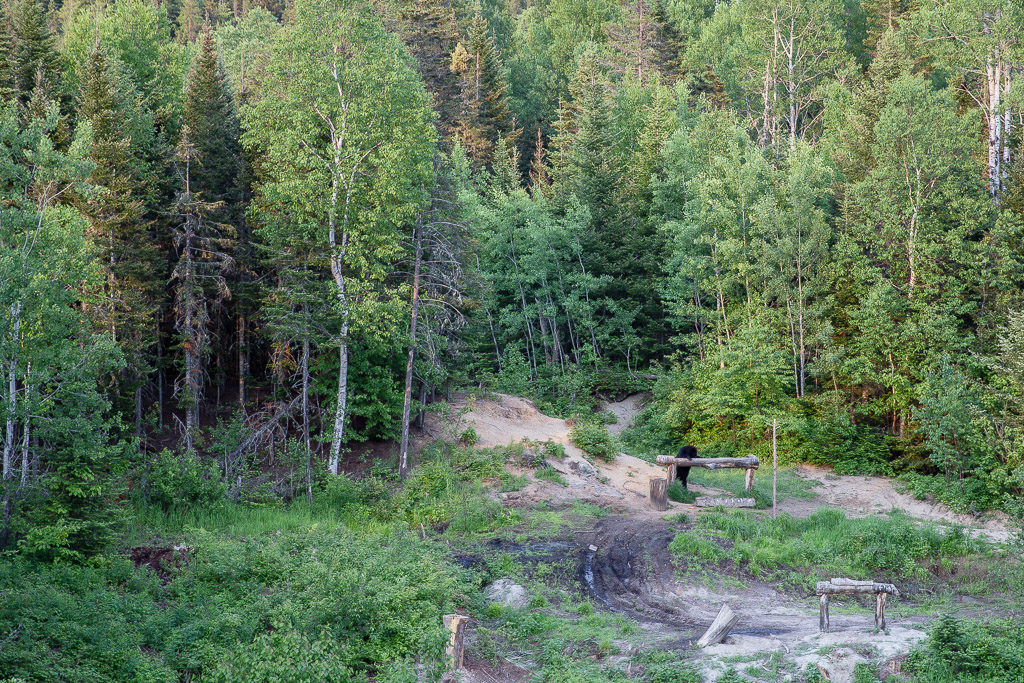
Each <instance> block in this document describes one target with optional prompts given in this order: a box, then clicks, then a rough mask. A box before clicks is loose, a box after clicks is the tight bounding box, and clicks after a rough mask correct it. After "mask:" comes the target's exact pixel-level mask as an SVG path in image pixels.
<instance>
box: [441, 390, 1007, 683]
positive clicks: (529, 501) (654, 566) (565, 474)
mask: <svg viewBox="0 0 1024 683" xmlns="http://www.w3.org/2000/svg"><path fill="white" fill-rule="evenodd" d="M645 398H646V397H644V396H640V395H637V396H630V397H627V398H626V399H625V400H623V401H618V402H614V403H610V404H607V405H606V406H605V408H606V409H607V410H610V411H611V412H612V413H613V414H614V415H615V416H616V423H615V424H614V425H612V426H611V427H610V428H609V431H612V432H613V433H619V432H621V431H622V430H623V429H625V428H627V427H628V425H629V424H630V422H631V420H632V419H633V418H634V417H635V415H636V414H637V412H639V410H640V409H641V408H642V405H643V402H644V400H645ZM448 419H449V420H450V423H449V424H444V423H443V421H442V418H440V417H438V416H432V417H431V418H430V419H428V422H427V429H428V432H429V433H430V434H432V435H434V436H437V435H439V434H440V433H441V432H442V431H445V433H448V434H459V433H461V432H462V431H463V430H465V429H466V428H468V427H470V426H471V427H473V429H474V430H475V431H476V434H477V437H478V441H477V445H478V446H480V447H494V446H505V445H510V444H513V443H516V442H521V441H524V440H528V441H531V442H544V441H553V442H555V443H559V444H562V446H564V447H565V451H566V457H565V458H564V459H562V460H552V459H549V460H548V464H549V465H550V466H551V467H553V468H554V469H555V470H557V471H558V473H559V474H560V475H561V476H562V480H563V481H564V484H562V483H559V482H555V481H548V480H539V479H536V478H535V477H533V476H531V474H533V473H534V472H535V471H534V470H530V469H528V468H525V467H524V468H512V469H513V470H514V472H515V473H517V474H522V475H525V476H526V477H527V481H528V484H527V485H526V486H525V487H524V488H522V489H520V490H519V491H514V492H506V493H502V494H500V497H501V499H502V501H503V502H504V504H505V505H508V506H512V507H520V508H526V509H529V508H532V507H534V506H537V505H540V504H547V505H549V506H553V507H556V508H561V507H563V506H565V507H568V506H571V505H572V503H574V502H576V501H579V502H585V503H591V504H594V505H597V506H600V507H601V508H603V509H605V510H607V511H609V512H611V513H613V514H612V515H611V516H609V517H605V518H602V519H600V520H598V521H596V522H595V526H594V527H593V529H592V530H591V531H588V532H587V533H584V534H581V535H578V536H576V537H574V538H572V539H565V540H566V542H569V543H570V544H571V548H565V549H562V550H560V551H559V556H560V557H563V558H565V557H571V558H573V559H574V561H575V562H576V566H577V567H578V570H577V572H578V575H577V577H576V578H577V581H578V585H579V586H580V588H581V589H582V590H584V591H586V592H587V593H588V594H589V595H590V596H591V599H592V601H593V602H595V603H596V604H600V605H601V606H602V607H603V608H604V609H606V610H609V611H611V612H614V613H617V614H621V615H623V616H625V617H628V618H630V619H632V620H635V621H636V622H637V623H638V624H639V625H640V626H641V628H642V629H643V633H644V639H645V642H646V646H648V647H649V646H652V645H654V646H656V647H659V648H673V649H687V650H688V649H689V648H690V643H691V641H692V640H694V639H696V638H697V637H699V636H700V634H701V633H702V632H703V631H704V629H705V628H707V626H708V624H710V623H711V621H712V620H713V619H714V617H715V614H716V613H717V612H718V610H719V609H720V608H721V606H722V605H723V604H729V605H730V607H732V609H733V610H734V611H735V612H736V613H737V614H738V615H739V617H740V620H739V623H738V624H737V626H736V628H735V629H734V630H733V632H732V633H731V634H730V635H729V637H728V638H727V639H726V640H725V641H724V642H723V643H721V644H719V645H715V646H712V647H709V648H706V649H704V650H702V651H699V652H694V653H693V656H694V657H695V658H696V659H695V661H696V663H697V664H698V665H699V666H700V667H701V669H702V671H703V675H704V677H705V679H706V680H708V681H713V680H715V679H716V678H717V677H718V676H719V675H720V674H721V673H722V672H723V671H725V670H726V668H727V667H728V666H733V667H735V668H736V669H737V670H739V671H747V672H748V673H750V674H751V675H756V674H755V673H754V672H755V670H759V669H765V670H767V669H769V668H771V667H772V666H776V665H777V664H778V662H779V658H782V660H784V661H785V663H786V670H787V671H789V672H790V673H791V674H793V673H795V672H797V671H800V672H802V671H804V669H805V667H806V666H808V665H811V666H814V667H818V668H819V669H820V670H821V671H822V672H826V675H827V677H828V680H832V681H849V680H852V677H853V670H854V668H855V666H856V665H857V664H858V663H859V662H867V661H870V662H872V663H874V664H878V663H881V662H885V661H887V660H888V661H890V662H893V664H892V666H897V665H898V662H899V660H900V658H901V657H902V656H904V655H905V654H906V653H907V652H909V651H910V649H911V648H912V647H913V645H914V644H915V643H917V642H919V641H921V640H922V639H924V638H925V637H926V633H925V629H926V626H927V624H928V622H929V621H930V619H931V618H932V617H931V616H924V615H920V614H912V613H911V612H909V611H907V610H906V608H905V607H903V605H904V604H910V603H897V604H896V605H894V606H893V608H892V609H891V610H890V611H889V612H888V613H887V617H888V624H889V628H888V629H887V631H886V632H884V633H879V632H877V631H875V629H874V621H873V615H872V608H873V602H872V605H867V606H865V605H866V603H865V604H864V605H861V604H858V603H857V601H856V600H855V599H853V598H849V599H841V600H835V601H834V602H833V604H836V605H838V609H834V610H833V615H832V632H831V633H820V632H819V630H818V609H817V598H816V597H815V596H814V595H802V594H800V593H799V591H797V592H794V591H793V590H788V591H782V590H780V589H779V588H778V587H777V586H776V585H773V584H772V583H769V582H765V581H760V580H758V579H756V578H754V577H751V576H740V575H729V574H728V573H727V574H726V575H724V576H723V577H718V578H719V579H721V580H717V581H716V580H710V579H708V578H707V577H706V576H703V577H702V576H698V575H692V576H691V575H683V576H681V575H680V574H679V573H678V567H677V566H676V565H674V564H673V561H672V555H671V553H670V551H669V544H670V543H671V542H672V540H673V538H674V537H675V535H676V533H677V532H678V531H679V530H680V529H681V526H680V524H679V523H678V522H676V521H669V520H673V519H674V516H676V515H678V514H679V513H686V514H687V515H688V516H689V518H691V519H692V518H694V517H695V516H696V514H698V513H699V512H700V510H699V509H697V508H695V507H694V506H692V505H687V504H681V503H675V502H672V503H670V509H669V511H668V512H656V511H653V510H651V509H650V506H649V504H648V490H649V479H650V477H660V476H664V474H665V471H664V468H662V467H656V466H654V465H652V464H651V463H648V462H646V461H645V460H641V459H639V458H635V457H632V456H629V455H625V454H621V455H619V456H618V457H616V458H615V459H614V461H612V462H608V463H606V462H601V461H589V460H587V459H586V458H585V457H584V455H583V453H582V452H581V451H580V450H579V449H578V448H576V447H575V446H574V445H573V444H572V443H571V441H570V439H569V432H570V427H569V425H567V424H566V422H565V421H564V420H560V419H558V418H553V417H549V416H546V415H543V414H542V413H540V411H538V410H537V408H536V406H534V404H533V403H531V402H530V401H528V400H526V399H522V398H517V397H513V396H505V395H493V394H492V395H491V396H490V397H489V398H486V399H476V400H474V401H472V402H469V401H466V400H465V399H464V398H463V399H459V400H457V401H455V403H454V404H453V406H452V412H451V414H450V416H449V418H448ZM794 471H795V473H796V475H797V476H799V477H800V478H802V479H804V480H805V481H807V482H810V483H811V484H812V485H813V487H812V489H811V491H812V493H813V495H812V496H811V497H808V498H799V497H791V498H785V499H783V500H781V501H780V504H779V509H780V511H782V512H787V513H789V514H791V515H793V516H795V517H799V518H804V517H808V516H810V515H811V514H813V513H814V512H815V511H816V510H818V509H820V508H822V507H829V508H836V509H841V510H843V511H845V512H846V514H847V515H848V516H867V515H873V514H881V515H884V514H886V513H888V512H890V511H891V510H893V509H894V508H895V509H900V510H904V511H905V512H906V513H908V514H909V515H910V516H912V517H915V518H917V519H920V520H926V521H934V522H942V523H950V524H959V525H963V526H965V527H968V528H969V529H970V530H971V533H972V534H974V535H980V536H984V537H986V538H987V539H989V540H991V541H995V542H1003V541H1005V540H1007V539H1008V538H1009V537H1010V534H1011V530H1010V528H1009V526H1008V524H1007V520H1006V518H1005V516H1001V515H990V516H988V517H987V518H986V519H980V518H976V517H973V516H965V515H955V514H953V513H952V512H950V511H949V510H948V509H947V508H945V506H943V505H940V504H936V503H931V502H927V501H918V500H914V498H913V497H912V496H909V495H907V494H904V493H900V492H899V491H897V490H896V489H895V488H894V487H893V483H892V481H891V480H888V479H884V478H882V477H863V476H838V475H834V474H832V473H831V472H830V471H829V470H828V469H827V468H823V467H811V466H801V467H798V468H796V469H795V470H794ZM756 476H758V477H764V476H766V472H765V470H761V471H760V472H758V474H757V475H756ZM690 488H691V489H692V490H694V491H696V492H697V493H708V494H712V495H730V494H729V493H728V492H725V491H721V490H718V489H712V488H705V487H702V486H700V485H697V484H694V483H691V487H690ZM509 550H510V551H513V552H515V549H514V548H509ZM734 574H735V573H734ZM976 607H978V606H977V605H976ZM776 668H777V666H776ZM520 673H521V672H520V671H518V670H517V671H515V672H512V671H502V672H495V671H489V672H487V674H486V675H485V677H483V678H479V679H472V678H471V679H468V680H517V678H516V677H517V676H518V675H520ZM495 674H497V675H495ZM487 676H493V678H487ZM778 680H787V677H783V678H781V679H778Z"/></svg>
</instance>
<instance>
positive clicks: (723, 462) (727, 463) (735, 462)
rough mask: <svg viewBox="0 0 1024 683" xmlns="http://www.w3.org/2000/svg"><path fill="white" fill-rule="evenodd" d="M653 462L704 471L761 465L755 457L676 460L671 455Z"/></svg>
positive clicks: (755, 467) (754, 467)
mask: <svg viewBox="0 0 1024 683" xmlns="http://www.w3.org/2000/svg"><path fill="white" fill-rule="evenodd" d="M655 462H657V463H658V464H659V465H675V466H677V467H703V468H704V469H706V470H717V469H726V468H730V467H732V468H739V467H742V468H747V469H755V470H756V469H757V468H758V466H759V465H760V464H761V461H760V460H758V459H757V456H756V455H746V456H743V457H742V458H677V457H675V456H672V455H659V456H658V457H657V458H656V459H655Z"/></svg>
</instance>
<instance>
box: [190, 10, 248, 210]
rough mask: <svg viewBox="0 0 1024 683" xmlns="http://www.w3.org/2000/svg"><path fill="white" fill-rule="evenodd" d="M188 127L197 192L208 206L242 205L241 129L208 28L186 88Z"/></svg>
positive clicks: (204, 28) (200, 44)
mask: <svg viewBox="0 0 1024 683" xmlns="http://www.w3.org/2000/svg"><path fill="white" fill-rule="evenodd" d="M183 123H184V124H185V126H187V127H188V129H189V131H190V134H189V138H190V143H191V145H192V149H193V156H194V157H195V159H194V161H193V163H192V168H191V174H190V175H191V184H192V192H193V193H195V194H199V195H201V196H202V197H203V199H205V200H207V201H217V202H229V203H233V202H235V201H237V199H238V194H239V187H238V183H239V178H238V176H239V168H240V165H241V157H242V153H241V145H240V143H239V134H240V128H239V122H238V116H237V114H236V112H235V107H234V103H233V101H232V98H231V93H230V91H229V89H228V86H227V83H226V82H225V79H224V73H223V70H222V69H221V67H220V64H219V61H218V55H217V46H216V44H215V42H214V38H213V31H212V30H211V28H210V25H209V24H207V25H205V26H203V28H202V30H201V31H200V33H199V53H198V54H197V55H196V57H195V60H194V61H193V64H192V69H191V71H190V72H189V75H188V81H187V83H186V84H185V107H184V116H183Z"/></svg>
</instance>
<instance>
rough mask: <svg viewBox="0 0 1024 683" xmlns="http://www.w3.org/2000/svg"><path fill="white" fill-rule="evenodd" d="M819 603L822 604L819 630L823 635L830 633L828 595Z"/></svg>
mask: <svg viewBox="0 0 1024 683" xmlns="http://www.w3.org/2000/svg"><path fill="white" fill-rule="evenodd" d="M819 602H820V603H821V616H820V617H819V619H818V628H819V629H821V632H822V633H828V593H824V594H822V596H821V598H820V600H819Z"/></svg>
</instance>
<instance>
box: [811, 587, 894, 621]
mask: <svg viewBox="0 0 1024 683" xmlns="http://www.w3.org/2000/svg"><path fill="white" fill-rule="evenodd" d="M815 591H816V592H817V594H818V602H819V609H820V612H821V614H820V616H819V620H818V628H820V629H821V631H822V632H823V633H828V630H829V619H828V605H829V596H831V595H857V594H858V593H874V595H875V628H877V629H878V630H879V631H884V630H885V598H886V596H887V595H895V596H897V597H898V596H899V594H900V592H899V591H898V590H897V589H896V586H894V585H893V584H891V583H878V582H877V581H855V580H854V579H831V580H830V581H819V582H818V583H817V584H816V585H815Z"/></svg>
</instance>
